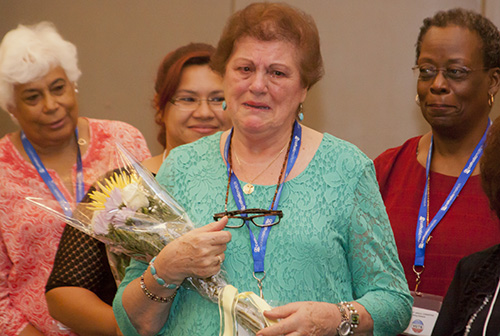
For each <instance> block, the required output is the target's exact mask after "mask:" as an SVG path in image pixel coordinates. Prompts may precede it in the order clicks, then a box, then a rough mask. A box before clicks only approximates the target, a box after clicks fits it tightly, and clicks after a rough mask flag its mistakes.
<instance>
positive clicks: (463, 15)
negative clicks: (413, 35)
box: [415, 8, 500, 68]
mask: <svg viewBox="0 0 500 336" xmlns="http://www.w3.org/2000/svg"><path fill="white" fill-rule="evenodd" d="M447 26H458V27H463V28H467V29H469V30H470V31H472V32H476V33H477V34H478V36H479V38H480V39H481V41H482V42H483V46H482V48H483V63H484V66H485V67H486V68H496V67H500V33H499V32H498V28H497V27H496V26H495V25H494V24H493V22H491V21H490V20H489V19H487V18H485V17H484V16H482V15H481V14H479V13H476V12H474V11H471V10H467V9H463V8H454V9H450V10H447V11H439V12H437V13H436V14H435V15H434V16H432V17H428V18H426V19H424V23H423V25H422V27H420V33H419V34H418V39H417V43H416V58H415V62H417V61H418V57H419V56H420V48H421V46H422V40H423V38H424V36H425V34H426V33H427V32H428V31H429V29H430V28H431V27H447Z"/></svg>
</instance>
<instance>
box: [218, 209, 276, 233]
mask: <svg viewBox="0 0 500 336" xmlns="http://www.w3.org/2000/svg"><path fill="white" fill-rule="evenodd" d="M224 216H227V217H228V219H229V221H228V222H227V225H226V228H228V229H238V228H240V227H242V226H243V225H245V222H247V221H250V222H252V223H253V224H254V225H255V226H258V227H261V228H262V227H268V226H273V225H276V224H279V222H280V221H281V218H283V211H281V210H266V209H256V208H254V209H246V210H234V211H226V212H220V213H216V214H215V215H214V220H215V221H218V220H219V219H221V218H223V217H224Z"/></svg>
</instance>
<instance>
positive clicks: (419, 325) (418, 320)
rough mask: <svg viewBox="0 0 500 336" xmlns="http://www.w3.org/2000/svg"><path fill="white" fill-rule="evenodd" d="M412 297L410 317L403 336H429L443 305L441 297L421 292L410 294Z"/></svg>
mask: <svg viewBox="0 0 500 336" xmlns="http://www.w3.org/2000/svg"><path fill="white" fill-rule="evenodd" d="M410 293H411V296H413V307H412V316H411V320H410V324H409V325H408V328H406V330H405V331H404V332H403V335H409V336H417V335H418V336H430V335H431V333H432V329H433V328H434V325H435V324H436V320H437V317H438V314H439V310H440V309H441V304H442V303H443V297H442V296H439V295H433V294H425V293H421V292H414V291H412V292H410Z"/></svg>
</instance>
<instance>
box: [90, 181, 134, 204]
mask: <svg viewBox="0 0 500 336" xmlns="http://www.w3.org/2000/svg"><path fill="white" fill-rule="evenodd" d="M137 182H138V179H137V177H136V176H135V174H132V175H128V174H125V173H121V174H118V173H116V172H115V173H114V174H113V175H111V176H110V177H109V178H105V179H103V180H102V183H101V182H99V181H98V182H97V186H98V187H99V188H98V189H99V190H97V189H96V190H95V191H93V192H92V193H91V194H90V195H89V197H90V199H92V202H91V203H90V204H89V205H88V208H89V209H92V210H104V209H105V204H106V202H107V201H108V199H109V198H110V196H111V192H112V191H113V190H114V189H116V188H118V189H123V188H125V187H126V186H127V185H129V184H131V183H137Z"/></svg>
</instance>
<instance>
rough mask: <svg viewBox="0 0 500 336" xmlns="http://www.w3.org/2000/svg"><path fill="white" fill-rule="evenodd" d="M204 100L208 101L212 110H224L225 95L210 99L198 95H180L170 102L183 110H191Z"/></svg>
mask: <svg viewBox="0 0 500 336" xmlns="http://www.w3.org/2000/svg"><path fill="white" fill-rule="evenodd" d="M204 101H205V102H207V104H208V106H209V107H210V109H211V110H212V111H214V112H220V111H222V102H223V101H224V97H223V96H217V97H212V98H208V99H201V98H199V97H196V96H179V97H175V98H172V99H171V100H170V103H172V104H173V105H175V106H176V107H178V108H179V110H181V111H186V112H191V111H194V110H196V109H197V108H198V107H199V106H200V105H201V102H204Z"/></svg>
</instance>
